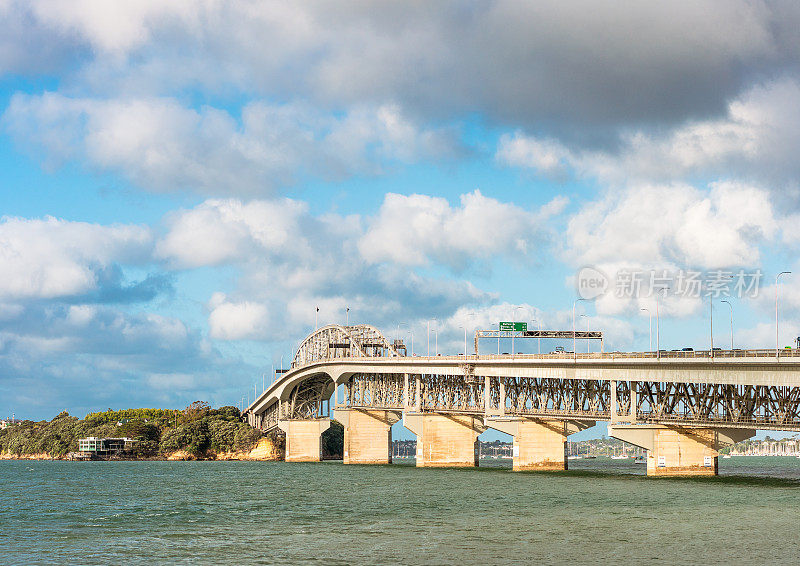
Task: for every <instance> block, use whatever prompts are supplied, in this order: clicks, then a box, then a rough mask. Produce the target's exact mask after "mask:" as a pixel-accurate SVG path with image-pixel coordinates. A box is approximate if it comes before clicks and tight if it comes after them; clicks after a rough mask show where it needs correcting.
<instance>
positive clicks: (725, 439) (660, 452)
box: [608, 425, 756, 476]
mask: <svg viewBox="0 0 800 566" xmlns="http://www.w3.org/2000/svg"><path fill="white" fill-rule="evenodd" d="M608 431H609V434H610V435H611V436H612V437H614V438H617V439H619V440H623V441H625V442H628V443H630V444H633V445H635V446H639V447H641V448H644V449H645V450H647V475H648V476H716V475H717V474H718V467H717V466H718V464H717V462H718V460H717V458H718V456H719V452H718V450H719V449H720V448H722V447H724V446H730V445H731V444H735V443H737V442H741V441H742V440H746V439H748V438H751V437H753V436H755V434H756V431H755V430H753V429H738V428H709V427H686V426H664V425H609V427H608Z"/></svg>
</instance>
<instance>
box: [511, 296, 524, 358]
mask: <svg viewBox="0 0 800 566" xmlns="http://www.w3.org/2000/svg"><path fill="white" fill-rule="evenodd" d="M521 308H522V307H521V306H519V305H517V306H516V307H514V316H513V318H512V320H511V324H512V325H513V324H514V323H515V322H516V319H517V310H519V309H521ZM515 332H516V330H514V329H513V328H512V329H511V357H512V358H513V357H514V356H515V355H516V352H515V351H514V333H515Z"/></svg>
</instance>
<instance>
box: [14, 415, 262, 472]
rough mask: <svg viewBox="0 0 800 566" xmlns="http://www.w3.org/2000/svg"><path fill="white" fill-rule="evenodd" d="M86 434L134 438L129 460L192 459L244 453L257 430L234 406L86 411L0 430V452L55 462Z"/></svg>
mask: <svg viewBox="0 0 800 566" xmlns="http://www.w3.org/2000/svg"><path fill="white" fill-rule="evenodd" d="M87 436H97V437H106V438H108V437H128V438H133V439H136V440H138V442H137V443H136V444H135V448H134V452H133V454H132V455H133V456H134V457H139V458H157V457H163V456H166V455H168V454H170V453H173V452H175V451H178V450H184V451H186V452H188V453H190V454H193V455H195V456H203V455H206V454H208V453H220V452H239V451H248V450H250V449H251V448H252V447H253V446H254V445H255V444H256V443H257V442H258V439H259V438H261V436H262V434H261V432H260V431H259V430H257V429H254V428H252V427H251V426H250V425H248V424H247V423H244V422H242V421H241V415H240V413H239V409H237V408H236V407H220V408H219V409H212V408H211V407H210V406H209V405H208V404H206V403H203V402H200V401H196V402H195V403H192V404H191V405H189V406H188V407H187V408H186V409H184V410H182V411H181V410H173V409H125V410H121V411H112V410H108V411H104V412H100V413H89V414H88V415H86V417H85V418H84V419H79V418H77V417H73V416H71V415H69V414H68V413H67V412H66V411H65V412H62V413H59V414H58V415H57V416H56V417H55V418H54V419H53V420H51V421H49V422H48V421H40V422H34V421H22V422H21V423H19V424H17V425H14V426H10V427H8V428H6V429H5V430H0V454H4V453H5V454H11V455H14V456H26V455H34V454H41V455H47V456H49V457H53V458H59V457H62V456H64V455H66V454H67V453H68V452H73V451H76V450H77V449H78V439H79V438H85V437H87Z"/></svg>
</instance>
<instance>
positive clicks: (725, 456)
mask: <svg viewBox="0 0 800 566" xmlns="http://www.w3.org/2000/svg"><path fill="white" fill-rule="evenodd" d="M722 457H723V458H724V459H728V458H730V457H731V455H730V454H724V455H723V456H722Z"/></svg>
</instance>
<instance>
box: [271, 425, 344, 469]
mask: <svg viewBox="0 0 800 566" xmlns="http://www.w3.org/2000/svg"><path fill="white" fill-rule="evenodd" d="M330 426H331V420H330V419H328V418H324V419H292V420H280V421H278V428H280V429H281V430H282V431H283V432H285V433H286V457H285V460H286V461H287V462H319V461H320V460H321V459H322V433H323V432H325V431H326V430H328V428H330Z"/></svg>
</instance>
